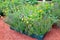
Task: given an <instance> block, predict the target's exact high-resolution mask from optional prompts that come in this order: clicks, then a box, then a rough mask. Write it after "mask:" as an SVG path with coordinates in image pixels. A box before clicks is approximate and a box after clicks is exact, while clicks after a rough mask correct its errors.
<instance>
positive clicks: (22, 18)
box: [5, 2, 56, 35]
mask: <svg viewBox="0 0 60 40" xmlns="http://www.w3.org/2000/svg"><path fill="white" fill-rule="evenodd" d="M16 4H17V5H16ZM16 4H12V3H9V5H8V6H9V7H7V10H6V9H5V11H7V12H6V13H7V19H6V22H7V23H8V24H10V25H11V28H12V29H14V30H16V31H18V32H21V33H25V34H27V35H32V34H36V35H43V34H45V33H46V32H48V30H50V29H51V26H52V24H53V23H54V22H55V21H56V16H54V15H53V14H52V13H51V10H52V5H51V4H50V3H48V2H45V3H42V2H41V3H39V4H37V5H31V4H29V3H27V2H26V4H23V3H21V4H19V3H18V2H17V3H16ZM22 4H23V5H22Z"/></svg>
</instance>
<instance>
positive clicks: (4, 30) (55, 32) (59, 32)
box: [0, 17, 60, 40]
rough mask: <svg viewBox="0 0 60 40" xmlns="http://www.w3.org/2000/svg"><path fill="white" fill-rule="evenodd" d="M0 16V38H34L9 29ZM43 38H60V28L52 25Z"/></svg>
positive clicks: (13, 39) (52, 39) (28, 39)
mask: <svg viewBox="0 0 60 40" xmlns="http://www.w3.org/2000/svg"><path fill="white" fill-rule="evenodd" d="M3 19H4V18H3V17H2V19H1V18H0V40H36V39H35V38H31V37H29V36H26V35H24V34H21V33H18V32H16V31H13V30H11V29H10V26H9V25H8V24H6V23H5V22H4V21H3ZM44 40H60V28H57V27H56V26H55V27H52V29H51V30H50V31H49V32H48V33H47V34H46V36H45V38H44Z"/></svg>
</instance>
